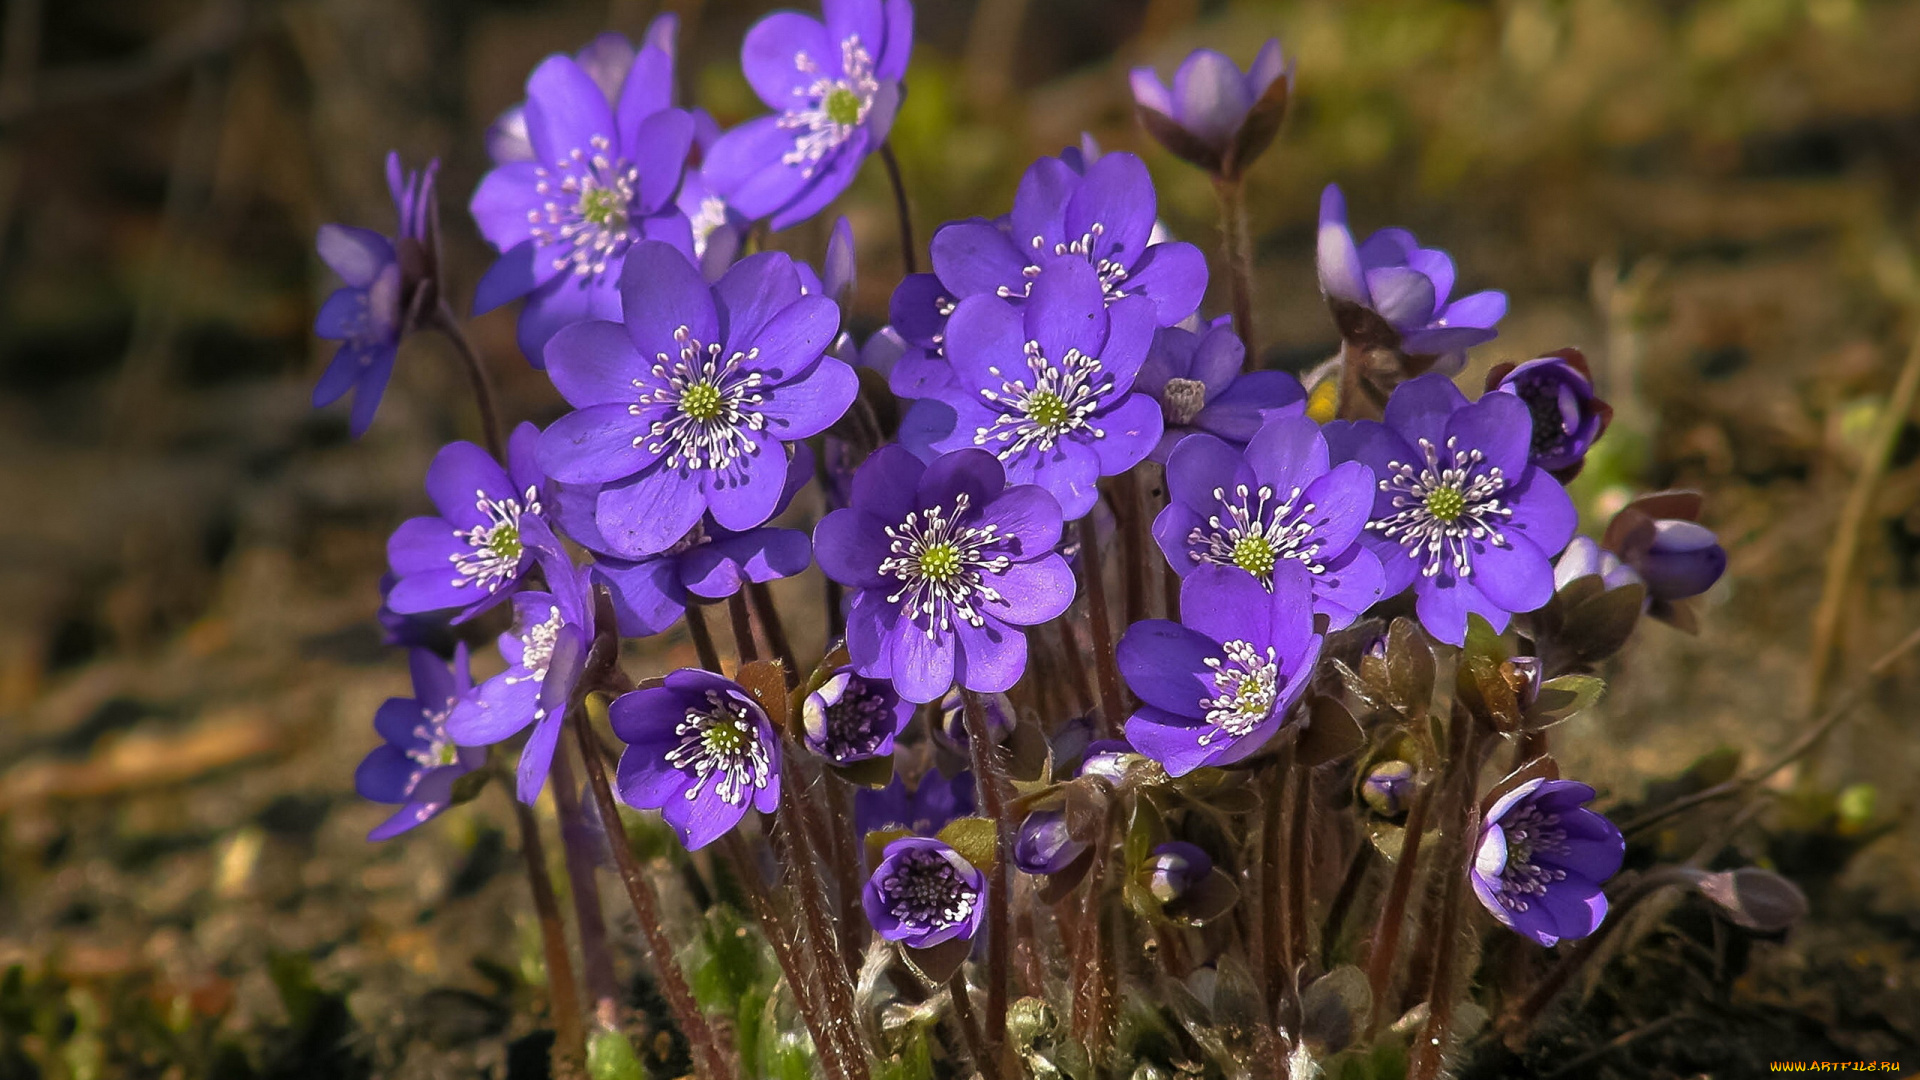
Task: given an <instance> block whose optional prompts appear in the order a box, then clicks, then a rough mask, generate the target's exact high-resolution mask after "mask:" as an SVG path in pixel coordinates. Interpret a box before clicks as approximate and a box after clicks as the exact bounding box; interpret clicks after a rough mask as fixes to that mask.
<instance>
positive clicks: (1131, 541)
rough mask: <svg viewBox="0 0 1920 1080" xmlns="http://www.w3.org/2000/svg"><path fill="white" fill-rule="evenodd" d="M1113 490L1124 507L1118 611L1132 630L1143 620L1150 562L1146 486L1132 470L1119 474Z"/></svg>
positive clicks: (1121, 523) (1122, 510)
mask: <svg viewBox="0 0 1920 1080" xmlns="http://www.w3.org/2000/svg"><path fill="white" fill-rule="evenodd" d="M1115 486H1116V487H1118V488H1119V491H1118V492H1117V494H1118V495H1119V496H1120V498H1119V499H1117V500H1116V502H1118V503H1121V504H1124V505H1123V506H1122V507H1121V512H1122V514H1123V516H1122V518H1121V522H1120V528H1121V532H1120V566H1121V570H1122V571H1123V573H1122V576H1121V580H1120V586H1121V588H1120V595H1121V597H1122V602H1121V608H1122V610H1124V611H1125V612H1126V614H1127V625H1128V626H1132V625H1133V624H1134V623H1137V622H1139V621H1140V620H1142V619H1144V618H1146V617H1147V568H1148V566H1149V562H1148V560H1149V559H1150V558H1151V556H1150V555H1149V554H1148V544H1149V541H1148V539H1147V486H1146V485H1145V484H1142V483H1141V482H1140V477H1139V476H1138V475H1137V473H1136V471H1135V470H1133V469H1129V470H1127V471H1126V472H1124V473H1122V474H1120V476H1119V478H1118V482H1117V484H1116V485H1115Z"/></svg>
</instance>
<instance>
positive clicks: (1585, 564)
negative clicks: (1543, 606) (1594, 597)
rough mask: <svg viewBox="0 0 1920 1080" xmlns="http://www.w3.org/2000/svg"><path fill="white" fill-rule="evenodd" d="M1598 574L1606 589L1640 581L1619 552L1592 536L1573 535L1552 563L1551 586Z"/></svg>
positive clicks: (1558, 586) (1568, 583) (1570, 582)
mask: <svg viewBox="0 0 1920 1080" xmlns="http://www.w3.org/2000/svg"><path fill="white" fill-rule="evenodd" d="M1593 575H1598V576H1599V578H1600V580H1601V582H1602V583H1603V584H1605V585H1606V587H1607V588H1609V589H1617V588H1619V587H1620V586H1622V585H1638V584H1641V581H1640V574H1639V572H1638V571H1636V570H1634V568H1633V567H1631V566H1628V565H1626V564H1625V563H1622V562H1621V561H1620V556H1618V555H1615V554H1614V553H1613V552H1611V551H1608V550H1607V549H1606V548H1603V547H1601V546H1600V544H1599V542H1598V541H1596V540H1595V539H1593V538H1592V537H1591V536H1576V537H1574V538H1573V540H1572V541H1571V542H1570V543H1568V544H1567V550H1565V551H1563V552H1561V553H1560V560H1559V561H1558V562H1556V563H1554V564H1553V587H1554V590H1555V591H1556V592H1557V591H1559V590H1561V589H1564V588H1566V587H1567V586H1568V585H1570V584H1572V583H1573V582H1574V581H1576V580H1578V579H1580V578H1583V577H1590V576H1593Z"/></svg>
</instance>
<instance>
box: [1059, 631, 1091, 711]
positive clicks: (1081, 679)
mask: <svg viewBox="0 0 1920 1080" xmlns="http://www.w3.org/2000/svg"><path fill="white" fill-rule="evenodd" d="M1053 625H1054V628H1055V629H1056V630H1058V631H1059V633H1060V659H1061V660H1063V661H1065V662H1066V666H1067V677H1068V680H1069V681H1070V682H1071V683H1072V685H1073V699H1074V701H1075V702H1076V703H1077V704H1078V706H1079V709H1080V711H1081V712H1083V713H1085V712H1091V711H1093V687H1092V686H1091V685H1089V684H1088V682H1087V663H1086V658H1085V657H1084V656H1082V655H1081V653H1080V639H1079V638H1076V637H1075V636H1074V634H1073V624H1072V623H1070V622H1068V621H1067V620H1066V619H1055V620H1054V621H1053Z"/></svg>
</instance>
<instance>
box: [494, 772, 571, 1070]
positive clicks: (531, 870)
mask: <svg viewBox="0 0 1920 1080" xmlns="http://www.w3.org/2000/svg"><path fill="white" fill-rule="evenodd" d="M508 798H509V799H510V800H511V801H512V802H513V810H514V816H515V817H516V819H517V820H518V821H519V822H520V851H521V854H523V855H525V856H526V860H527V884H528V885H529V886H530V887H531V888H532V890H533V910H534V912H535V913H536V914H537V915H538V916H539V919H540V947H541V949H542V951H543V952H544V953H545V954H546V961H547V1000H548V1001H549V1002H550V1003H551V1004H552V1007H553V1059H554V1072H555V1073H556V1074H560V1075H570V1074H571V1073H572V1072H574V1071H577V1070H578V1069H579V1068H580V1067H581V1066H582V1065H583V1064H584V1063H585V1061H586V1047H587V1043H586V1024H585V1021H584V1020H583V1018H582V1017H581V1015H580V991H579V989H578V988H577V987H576V986H574V983H573V958H572V957H571V956H569V955H568V953H567V930H566V927H565V926H564V925H562V923H561V918H560V903H559V901H558V899H556V898H555V896H554V893H553V881H552V880H551V879H550V878H548V877H547V851H546V845H544V844H542V843H541V841H540V823H539V821H537V820H535V818H534V816H533V811H532V810H531V809H529V808H528V807H527V804H526V803H523V802H521V801H520V800H519V799H515V798H513V797H512V795H511V794H509V795H508Z"/></svg>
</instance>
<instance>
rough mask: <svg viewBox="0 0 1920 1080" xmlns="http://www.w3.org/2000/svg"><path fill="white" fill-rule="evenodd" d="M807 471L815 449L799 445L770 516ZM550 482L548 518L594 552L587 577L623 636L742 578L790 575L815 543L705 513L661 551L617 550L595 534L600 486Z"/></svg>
mask: <svg viewBox="0 0 1920 1080" xmlns="http://www.w3.org/2000/svg"><path fill="white" fill-rule="evenodd" d="M812 477H813V452H812V451H811V450H809V449H807V446H806V444H805V443H797V444H795V447H794V455H793V459H792V461H790V462H789V463H788V466H787V483H786V487H785V489H784V490H783V491H782V492H781V496H780V502H779V505H777V506H776V507H775V508H774V511H773V516H775V517H778V516H779V515H780V514H783V513H785V512H786V508H787V505H788V503H790V502H792V501H793V497H794V495H796V494H798V493H799V491H800V489H801V488H802V487H804V486H806V482H807V481H808V480H810V479H812ZM554 487H555V489H556V490H555V493H554V496H555V507H554V513H553V521H554V524H555V525H556V526H558V528H559V529H560V531H561V532H563V533H565V534H566V535H567V536H569V537H571V538H572V539H573V541H574V542H575V543H577V544H579V545H580V546H581V547H584V548H586V549H587V550H589V551H591V552H593V553H594V558H595V562H594V564H593V567H592V575H593V579H594V580H595V581H598V582H602V583H604V584H605V585H606V586H607V588H608V590H609V591H610V592H611V593H612V594H613V610H614V617H615V618H616V620H617V621H618V627H619V631H620V634H621V636H623V637H648V636H650V635H653V634H658V633H660V632H661V631H663V630H665V629H667V628H668V627H670V626H672V625H673V624H674V623H675V622H677V621H678V620H679V619H680V616H681V615H682V614H684V613H685V611H686V608H687V605H688V604H697V603H701V602H703V601H710V600H724V599H726V598H727V597H729V596H732V595H733V594H735V593H737V592H739V591H740V590H741V589H742V588H744V587H745V586H746V585H747V583H748V582H768V581H777V580H779V579H780V578H785V577H792V576H794V575H795V574H799V573H802V572H803V571H805V570H806V568H807V567H808V566H810V565H812V563H813V543H812V541H811V540H810V539H809V538H808V537H807V534H806V533H805V532H802V531H801V530H799V529H783V528H779V527H777V526H773V525H761V526H757V527H755V528H752V529H746V530H744V531H738V532H736V531H734V530H732V529H729V528H727V527H725V526H723V525H721V524H720V523H719V522H718V521H715V520H714V517H713V515H712V514H711V513H709V514H707V515H705V516H704V517H702V518H701V519H700V520H699V521H698V522H697V523H695V525H694V526H693V528H692V529H689V530H688V531H687V534H686V535H685V536H682V537H681V538H680V539H679V540H677V541H675V542H674V544H673V546H672V547H669V548H667V549H666V550H664V551H658V552H652V553H644V552H633V551H631V550H623V549H621V548H620V547H618V545H617V544H616V542H615V541H613V540H609V539H607V538H606V537H605V536H603V535H601V533H600V526H599V524H598V523H597V522H596V521H595V520H594V516H593V515H594V509H595V507H596V506H597V505H598V503H599V498H600V490H601V489H600V487H599V485H595V484H585V485H577V486H576V485H569V484H556V485H554Z"/></svg>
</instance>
